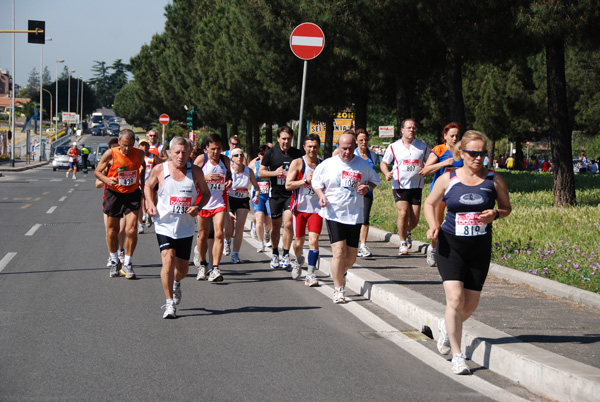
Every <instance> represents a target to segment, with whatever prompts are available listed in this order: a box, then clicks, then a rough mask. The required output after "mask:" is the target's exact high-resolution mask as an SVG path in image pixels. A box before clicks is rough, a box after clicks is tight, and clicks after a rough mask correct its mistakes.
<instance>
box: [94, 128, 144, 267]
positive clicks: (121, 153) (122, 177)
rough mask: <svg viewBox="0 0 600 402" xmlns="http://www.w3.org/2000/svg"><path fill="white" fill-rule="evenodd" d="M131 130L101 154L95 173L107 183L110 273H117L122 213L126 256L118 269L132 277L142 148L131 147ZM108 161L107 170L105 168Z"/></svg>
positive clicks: (107, 232) (142, 167)
mask: <svg viewBox="0 0 600 402" xmlns="http://www.w3.org/2000/svg"><path fill="white" fill-rule="evenodd" d="M134 145H135V136H134V134H133V131H131V130H129V129H125V130H123V131H121V134H120V136H119V146H118V147H115V148H111V149H109V150H108V151H106V152H105V153H104V155H102V158H101V159H100V163H98V166H97V167H96V170H95V172H94V174H95V175H96V177H97V178H98V180H100V181H101V182H103V183H106V184H107V189H106V198H105V199H104V203H103V211H104V213H105V214H106V216H107V230H106V245H107V246H108V252H109V253H110V258H111V266H110V276H111V277H117V276H119V266H120V265H121V263H120V261H119V258H118V252H117V250H118V234H119V221H120V219H121V218H122V217H125V232H126V234H127V239H126V240H125V260H124V261H123V266H122V269H121V270H120V273H121V274H123V275H125V277H126V278H127V279H135V273H134V272H133V267H132V264H131V256H132V255H133V252H134V250H135V246H136V244H137V220H138V214H139V212H140V205H141V199H142V190H141V189H142V188H144V173H145V165H144V163H143V162H144V156H145V155H144V151H142V150H140V149H137V148H135V147H134ZM109 164H110V168H109V169H108V172H107V173H106V174H104V170H105V169H106V168H107V166H108V165H109Z"/></svg>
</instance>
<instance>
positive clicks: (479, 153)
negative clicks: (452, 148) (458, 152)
mask: <svg viewBox="0 0 600 402" xmlns="http://www.w3.org/2000/svg"><path fill="white" fill-rule="evenodd" d="M463 152H464V153H466V154H467V155H469V156H470V157H471V158H473V159H475V158H477V157H478V156H481V157H482V158H483V157H484V156H486V155H487V151H463Z"/></svg>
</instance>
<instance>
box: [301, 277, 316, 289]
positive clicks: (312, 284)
mask: <svg viewBox="0 0 600 402" xmlns="http://www.w3.org/2000/svg"><path fill="white" fill-rule="evenodd" d="M304 284H305V285H306V286H309V287H311V288H313V287H315V286H319V281H318V279H317V276H316V275H315V274H309V275H306V279H305V280H304Z"/></svg>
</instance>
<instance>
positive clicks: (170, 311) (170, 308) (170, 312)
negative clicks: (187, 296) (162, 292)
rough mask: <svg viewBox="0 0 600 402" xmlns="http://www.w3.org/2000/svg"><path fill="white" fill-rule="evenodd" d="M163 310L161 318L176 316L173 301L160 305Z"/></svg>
mask: <svg viewBox="0 0 600 402" xmlns="http://www.w3.org/2000/svg"><path fill="white" fill-rule="evenodd" d="M161 308H162V309H163V310H165V312H164V313H163V318H170V319H173V318H177V313H176V312H177V307H175V301H173V302H172V303H167V304H165V305H164V306H162V307H161Z"/></svg>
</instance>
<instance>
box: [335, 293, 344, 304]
mask: <svg viewBox="0 0 600 402" xmlns="http://www.w3.org/2000/svg"><path fill="white" fill-rule="evenodd" d="M333 302H334V303H335V304H340V303H346V298H345V297H344V291H343V290H337V289H334V291H333Z"/></svg>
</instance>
